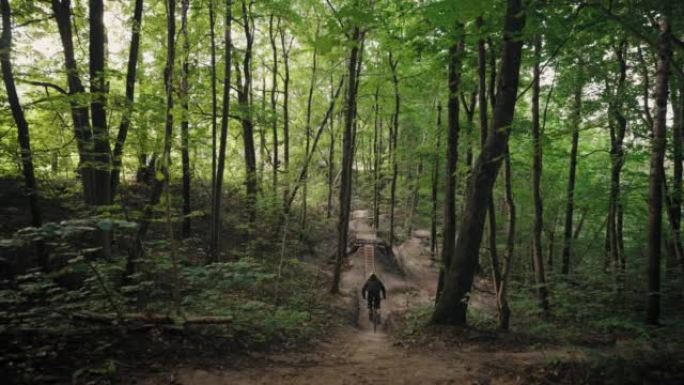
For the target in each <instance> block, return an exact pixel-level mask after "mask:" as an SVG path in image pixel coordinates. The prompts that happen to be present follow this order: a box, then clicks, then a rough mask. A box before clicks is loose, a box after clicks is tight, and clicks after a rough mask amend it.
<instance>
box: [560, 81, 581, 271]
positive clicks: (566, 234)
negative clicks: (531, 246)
mask: <svg viewBox="0 0 684 385" xmlns="http://www.w3.org/2000/svg"><path fill="white" fill-rule="evenodd" d="M575 82H576V84H575V91H574V105H573V111H572V121H571V124H572V145H571V148H570V166H569V176H568V188H567V193H566V200H567V201H566V205H565V227H564V230H563V254H562V255H561V273H563V275H568V274H569V273H570V257H571V255H572V230H573V226H572V222H573V214H574V210H575V175H576V172H577V146H578V144H579V126H580V122H581V112H582V83H581V82H580V80H579V79H575Z"/></svg>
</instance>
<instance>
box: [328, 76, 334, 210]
mask: <svg viewBox="0 0 684 385" xmlns="http://www.w3.org/2000/svg"><path fill="white" fill-rule="evenodd" d="M333 87H334V84H333V75H332V73H331V74H330V94H331V95H332V93H333ZM328 132H330V143H329V145H328V205H327V206H326V210H325V217H326V218H328V219H330V217H331V216H332V198H333V184H334V183H335V174H334V173H335V163H334V161H335V136H336V135H335V118H334V117H331V118H330V126H329V131H328Z"/></svg>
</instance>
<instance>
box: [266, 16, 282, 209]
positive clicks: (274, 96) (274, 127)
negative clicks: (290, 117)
mask: <svg viewBox="0 0 684 385" xmlns="http://www.w3.org/2000/svg"><path fill="white" fill-rule="evenodd" d="M277 28H278V29H280V18H278V25H277ZM268 37H269V40H270V41H271V50H272V51H273V67H272V74H271V75H272V78H271V131H272V135H273V193H274V194H275V195H276V196H277V195H278V194H277V192H278V170H279V169H280V160H279V159H278V111H276V107H277V102H278V46H277V45H276V40H275V35H274V30H273V14H271V16H269V18H268Z"/></svg>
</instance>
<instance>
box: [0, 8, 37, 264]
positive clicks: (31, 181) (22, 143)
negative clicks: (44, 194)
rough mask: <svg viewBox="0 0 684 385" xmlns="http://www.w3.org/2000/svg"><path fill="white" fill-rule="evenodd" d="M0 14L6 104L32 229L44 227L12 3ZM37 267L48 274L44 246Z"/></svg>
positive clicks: (0, 60) (0, 45) (1, 63)
mask: <svg viewBox="0 0 684 385" xmlns="http://www.w3.org/2000/svg"><path fill="white" fill-rule="evenodd" d="M0 14H1V15H2V35H0V67H1V69H2V80H3V82H4V83H5V91H7V100H8V102H9V105H10V109H11V110H12V117H13V118H14V122H15V123H16V125H17V136H18V139H19V149H20V154H21V169H22V172H23V174H24V183H26V195H27V196H28V200H29V208H30V211H31V226H33V227H41V226H42V224H43V219H42V211H41V209H40V202H39V199H38V186H37V185H36V177H35V175H34V172H33V153H32V152H31V138H30V134H29V125H28V122H27V121H26V117H25V115H24V110H23V108H22V107H21V103H20V102H19V95H18V94H17V87H16V85H15V82H14V73H13V71H12V16H11V9H10V4H9V0H0ZM36 253H37V255H38V263H39V265H40V266H41V267H42V268H43V269H44V270H48V268H49V260H48V255H47V253H46V252H45V250H44V247H43V244H42V242H39V243H37V244H36Z"/></svg>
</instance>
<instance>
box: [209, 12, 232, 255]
mask: <svg viewBox="0 0 684 385" xmlns="http://www.w3.org/2000/svg"><path fill="white" fill-rule="evenodd" d="M232 6H233V2H232V0H226V19H225V25H224V40H225V48H224V49H225V60H224V77H223V105H222V107H221V137H220V139H219V152H218V159H217V165H216V185H215V186H214V191H213V192H212V209H211V213H212V214H211V220H212V227H211V229H212V234H211V241H210V243H209V257H210V260H211V262H218V261H219V254H220V239H221V237H220V233H221V213H222V212H221V198H222V197H223V194H222V193H223V171H224V169H225V162H226V144H227V143H226V142H227V140H228V119H229V117H228V115H229V114H230V87H231V61H232V54H233V51H232V44H233V43H232V40H231V33H230V32H231V31H230V29H231V22H232Z"/></svg>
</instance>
